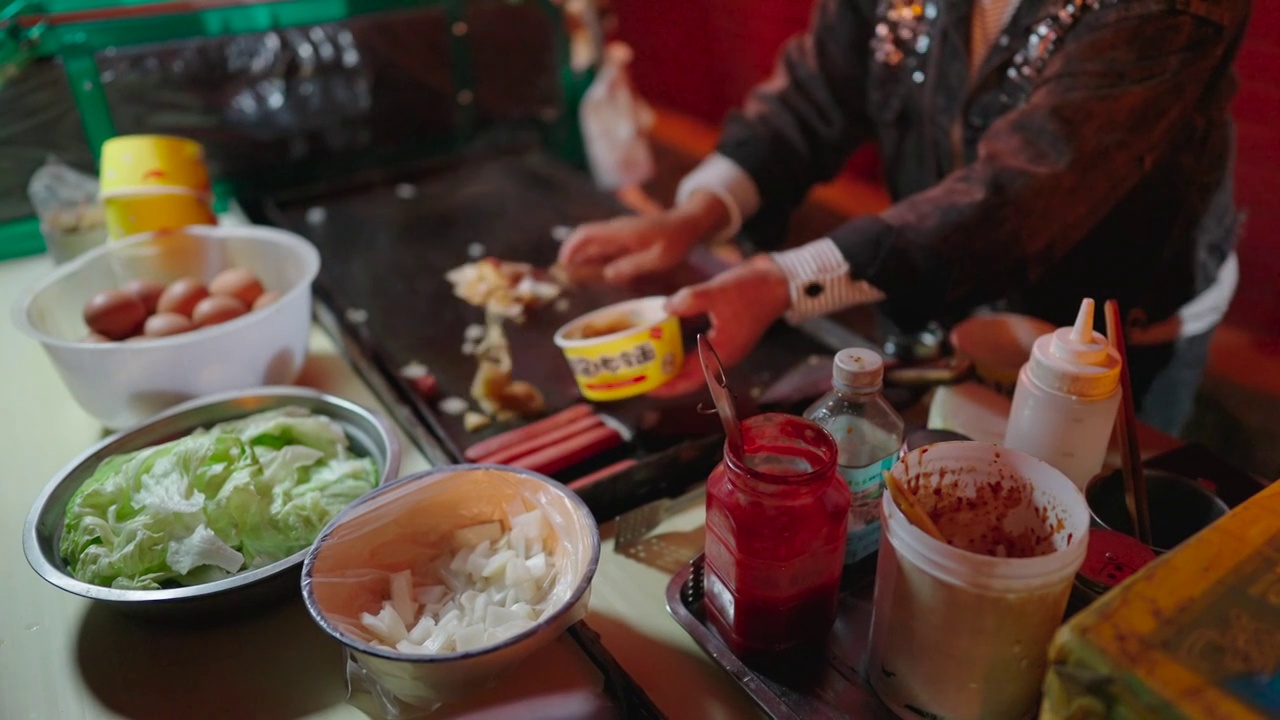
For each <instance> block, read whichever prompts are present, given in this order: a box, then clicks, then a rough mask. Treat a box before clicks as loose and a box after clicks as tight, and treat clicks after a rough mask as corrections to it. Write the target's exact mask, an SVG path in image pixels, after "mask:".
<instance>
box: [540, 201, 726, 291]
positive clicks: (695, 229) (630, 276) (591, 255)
mask: <svg viewBox="0 0 1280 720" xmlns="http://www.w3.org/2000/svg"><path fill="white" fill-rule="evenodd" d="M728 222H729V214H728V210H727V209H726V208H725V206H724V203H723V202H722V201H721V200H720V198H719V197H717V196H716V195H715V194H713V193H709V192H705V191H703V192H694V193H693V194H692V195H690V196H689V198H688V199H687V200H685V201H684V202H683V203H681V204H680V205H679V206H678V207H675V208H672V209H671V210H667V211H666V212H662V213H658V214H656V215H643V216H631V215H628V216H623V217H618V218H614V219H612V220H605V221H603V222H594V223H587V224H584V225H579V226H578V227H577V229H575V230H574V231H573V233H572V234H571V235H569V237H568V239H566V240H565V242H564V245H562V246H561V247H560V256H559V258H558V263H559V264H560V265H561V266H563V267H564V268H565V269H566V270H567V271H568V272H569V273H570V274H572V275H579V276H581V275H589V274H593V271H599V272H601V273H602V274H603V276H604V279H605V280H606V281H607V282H610V283H616V284H625V283H628V282H631V281H632V280H635V279H636V278H639V277H642V276H645V275H652V274H655V273H660V272H663V271H666V270H670V269H671V268H674V267H675V266H677V265H679V264H680V263H681V262H682V261H683V260H684V258H685V256H686V255H688V254H689V250H690V249H691V248H692V247H693V246H694V245H696V244H697V243H698V242H700V241H702V240H704V239H705V238H707V237H709V236H711V235H714V234H715V233H717V232H719V231H720V230H722V229H723V228H724V227H725V226H726V225H727V224H728Z"/></svg>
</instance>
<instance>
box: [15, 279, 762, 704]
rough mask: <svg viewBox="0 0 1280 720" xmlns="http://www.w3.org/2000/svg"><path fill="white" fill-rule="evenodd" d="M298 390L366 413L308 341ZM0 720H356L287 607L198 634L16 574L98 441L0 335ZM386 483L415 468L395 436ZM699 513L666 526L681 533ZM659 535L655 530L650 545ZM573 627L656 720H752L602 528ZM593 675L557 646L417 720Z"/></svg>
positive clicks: (310, 632) (328, 662)
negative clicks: (27, 546) (469, 697)
mask: <svg viewBox="0 0 1280 720" xmlns="http://www.w3.org/2000/svg"><path fill="white" fill-rule="evenodd" d="M51 267H52V265H51V262H50V261H49V260H48V259H47V258H46V257H43V256H41V257H35V258H27V259H21V260H12V261H8V262H3V263H0V310H3V311H4V312H6V313H7V311H8V309H9V308H10V307H12V305H13V303H14V302H15V301H16V299H17V298H18V297H19V295H20V294H21V293H22V292H23V291H25V289H26V288H28V287H30V286H31V285H32V284H33V283H34V282H36V281H37V280H38V279H39V278H40V276H41V275H42V274H43V273H45V272H47V271H48V270H49V269H50V268H51ZM299 383H300V384H304V385H310V386H313V387H317V388H320V389H323V390H325V391H327V392H330V393H333V394H335V395H339V396H342V397H346V398H348V399H350V400H353V401H355V402H358V403H361V404H364V405H367V406H368V407H370V408H372V409H376V410H382V411H383V412H385V409H384V408H382V406H381V405H380V403H379V402H378V401H377V400H376V399H375V398H374V397H373V395H372V394H371V393H370V391H369V389H368V388H367V387H365V386H364V385H363V384H362V383H361V382H360V380H359V379H358V377H357V376H356V375H355V373H354V371H353V370H352V369H351V367H350V366H349V365H348V364H347V363H346V362H345V361H344V360H343V359H342V358H341V357H340V356H339V355H338V353H337V351H336V350H335V346H334V344H333V343H332V342H331V341H330V339H329V338H328V337H327V336H326V335H325V334H324V333H322V332H321V331H319V330H316V331H314V332H313V334H312V341H311V354H310V357H309V359H308V362H307V365H306V367H305V368H304V371H303V375H302V377H301V378H300V380H299ZM0 387H3V390H2V391H0V403H2V404H3V411H2V412H0V458H3V459H4V464H5V467H4V471H3V473H2V474H0V482H3V483H4V484H5V485H6V489H5V493H4V501H3V502H0V609H2V610H3V611H2V612H0V718H3V719H4V720H22V719H28V718H29V719H31V720H76V719H78V718H140V719H148V720H149V719H151V718H184V719H185V718H192V719H195V718H229V719H235V720H248V719H251V718H302V717H306V718H362V717H365V715H364V714H363V713H362V712H361V711H359V710H357V709H356V708H354V707H352V706H351V705H348V704H347V703H346V702H345V698H346V685H345V679H344V664H343V653H342V649H341V646H340V645H339V644H338V643H337V642H336V641H334V640H332V639H331V638H330V637H329V636H328V635H326V634H324V633H323V632H322V631H321V630H320V629H319V628H318V627H317V626H316V625H315V624H314V623H313V622H312V621H311V619H310V617H309V616H308V615H307V613H306V611H305V609H304V608H303V606H302V603H301V601H300V600H295V601H288V602H286V603H285V604H282V605H280V606H278V607H275V608H271V609H267V610H264V611H262V612H260V613H255V614H252V615H250V616H247V617H245V618H244V619H243V620H239V621H232V622H228V623H222V624H218V625H214V626H209V627H203V628H200V627H173V626H160V625H154V624H148V623H145V622H141V621H136V620H131V619H129V618H125V617H123V616H121V615H119V614H117V613H116V612H114V611H112V610H110V609H107V608H104V607H101V606H98V605H94V604H93V603H91V602H90V601H88V600H84V599H82V598H79V597H76V596H74V595H71V594H68V593H66V592H63V591H61V590H58V589H57V588H54V587H53V586H51V585H49V584H47V583H45V582H44V581H43V580H41V579H40V578H39V576H37V575H36V574H35V573H34V572H33V571H32V570H31V569H30V567H28V565H27V562H26V559H25V557H24V556H23V553H22V545H21V541H20V536H21V528H22V525H23V522H24V520H25V519H26V516H27V513H28V511H29V510H30V509H31V505H32V503H33V502H34V501H35V498H36V496H37V495H38V494H39V492H40V490H41V489H42V488H43V487H44V486H45V484H46V483H47V482H48V481H49V480H50V479H51V478H52V477H53V476H54V475H55V474H56V473H57V472H58V471H59V470H60V469H61V468H62V467H63V466H64V465H65V464H66V463H67V462H69V461H70V460H72V459H73V458H74V457H75V456H76V455H77V454H79V453H80V452H82V451H84V450H85V449H86V448H88V447H89V446H91V445H93V444H94V443H95V442H97V441H98V440H100V439H101V438H102V437H103V431H102V428H101V426H99V425H98V423H97V422H96V421H95V420H93V418H91V417H90V416H89V415H88V414H86V413H85V412H84V411H82V410H81V409H80V408H79V406H77V405H76V403H75V401H74V400H73V399H72V398H71V395H70V394H69V393H68V392H67V390H66V389H65V388H64V387H63V385H62V382H61V380H60V379H59V378H58V376H57V373H56V372H55V370H54V368H53V366H52V365H51V364H50V363H49V362H48V361H47V359H46V357H45V355H44V352H43V350H42V349H41V348H40V346H39V345H38V344H37V343H35V342H34V341H32V340H29V339H28V338H26V337H24V336H22V335H20V334H19V333H18V332H17V330H16V329H15V328H14V327H13V325H12V323H10V322H9V321H8V320H7V318H6V319H5V320H3V321H0ZM402 445H403V447H404V448H405V453H404V461H403V464H402V466H401V471H402V472H411V471H414V470H418V469H423V468H425V467H427V463H426V460H425V459H424V458H423V457H422V456H421V455H420V454H418V453H417V452H416V451H415V450H414V449H413V446H412V445H411V444H410V443H409V442H407V440H405V439H404V438H403V436H402ZM700 523H701V510H700V509H694V510H692V511H689V512H687V513H682V514H681V515H680V516H678V517H676V518H673V519H672V520H671V521H670V526H671V527H674V528H676V529H677V530H696V529H697V528H698V527H699V526H700ZM664 530H665V528H660V529H659V532H662V531H664ZM602 532H603V534H604V536H605V543H604V548H603V552H602V559H601V564H600V569H599V573H598V574H597V576H596V581H595V584H594V586H593V590H592V599H591V613H590V615H589V617H588V623H589V624H590V626H591V627H592V628H594V629H595V630H596V631H597V632H599V633H600V634H601V636H602V637H603V639H604V643H605V645H606V646H607V647H608V649H609V650H610V652H612V653H613V655H614V656H615V657H616V658H617V659H618V660H619V662H620V663H621V664H622V665H623V667H624V668H625V669H626V670H627V671H628V672H629V673H630V674H631V675H632V676H633V677H634V678H635V679H636V680H637V681H638V682H639V683H640V684H641V685H642V686H643V687H644V689H645V690H646V691H647V692H648V693H649V695H650V697H651V698H652V699H653V700H654V701H655V702H656V704H657V705H658V706H659V708H660V709H661V710H662V711H663V712H664V713H665V714H667V715H668V716H669V717H672V718H691V719H692V718H697V719H699V720H720V719H721V718H754V717H759V712H758V711H757V710H756V709H755V706H754V705H753V704H752V703H751V701H750V699H749V698H748V697H747V696H746V695H745V694H744V693H743V692H742V691H741V690H740V689H739V688H738V687H737V685H736V684H735V683H734V682H733V681H732V680H731V679H729V677H728V676H727V675H726V674H725V673H723V672H722V671H721V670H720V669H719V668H718V667H716V666H715V665H714V664H713V663H712V662H711V661H710V660H709V659H708V658H707V657H706V656H705V655H704V654H703V653H702V652H701V651H700V650H699V649H698V648H697V646H696V645H695V644H694V643H693V641H692V640H691V639H690V638H689V637H688V635H687V634H685V632H684V630H683V629H681V628H680V627H679V626H678V625H676V623H675V622H674V621H673V620H672V619H671V618H670V616H669V615H668V614H667V612H666V608H665V602H664V593H665V588H666V584H667V581H668V579H669V575H668V574H666V573H664V572H661V571H658V570H654V569H651V568H649V567H647V566H645V565H642V564H640V563H638V562H635V561H633V560H631V559H629V558H626V557H623V556H622V555H619V554H617V553H615V552H614V551H613V542H612V532H613V528H612V526H611V525H605V526H604V527H603V528H602ZM598 687H600V675H599V673H598V672H597V671H596V669H595V667H594V666H593V665H592V664H591V663H590V661H589V659H588V658H587V657H586V656H585V655H584V654H583V653H582V652H581V651H580V650H579V649H578V647H577V645H576V644H574V643H573V642H572V641H571V640H569V639H568V638H567V637H565V638H561V639H560V640H559V641H557V642H556V643H553V644H552V645H550V646H548V647H547V648H544V649H543V650H540V651H539V652H538V653H536V654H535V655H534V656H532V657H530V658H529V659H528V660H527V661H526V662H524V663H523V664H522V665H521V666H519V667H518V668H516V669H514V670H513V671H512V672H511V673H510V674H509V675H508V676H506V677H505V678H503V679H502V680H500V681H499V682H498V683H497V684H496V685H495V687H494V689H493V690H492V691H491V692H488V693H485V694H484V696H483V697H477V698H475V699H474V701H472V702H469V703H467V705H466V706H465V707H463V706H458V707H448V708H442V709H441V710H440V711H438V712H436V713H433V714H432V716H431V717H432V718H448V717H458V716H462V715H468V716H470V717H478V716H479V713H480V712H482V711H483V712H484V716H485V717H486V718H488V717H498V716H503V717H510V718H521V717H527V716H528V712H525V710H528V709H529V708H531V707H532V705H531V704H530V703H531V702H533V701H535V700H536V699H538V698H539V697H544V698H547V697H550V696H553V695H556V694H558V693H561V692H564V691H580V692H584V693H587V692H590V691H591V689H593V688H598Z"/></svg>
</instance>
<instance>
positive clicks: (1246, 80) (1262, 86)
mask: <svg viewBox="0 0 1280 720" xmlns="http://www.w3.org/2000/svg"><path fill="white" fill-rule="evenodd" d="M811 4H812V3H811V1H810V0H701V1H698V0H692V1H691V0H612V5H613V8H614V12H615V14H616V17H617V21H618V25H617V28H618V33H617V34H618V37H619V39H622V40H625V41H626V42H628V43H630V44H631V46H632V47H634V48H635V50H636V61H635V65H634V67H633V73H634V79H635V82H636V85H637V86H638V87H639V89H640V91H641V92H642V93H644V95H645V96H646V97H647V98H648V99H649V100H650V102H652V103H654V104H656V105H659V106H663V107H669V108H672V109H675V110H679V111H680V112H683V113H686V114H688V115H692V116H694V117H697V118H700V119H702V120H705V121H706V122H708V123H712V124H718V123H719V122H720V120H721V119H723V117H724V114H725V112H727V111H728V110H729V109H731V108H732V107H734V106H735V105H737V104H738V102H739V101H740V100H741V98H742V96H743V94H744V93H745V92H746V91H747V90H748V89H749V88H750V87H751V86H752V85H753V84H754V83H755V82H757V81H758V80H760V79H762V78H763V77H764V76H765V75H766V74H767V73H768V72H769V69H770V68H771V67H772V65H773V60H774V58H775V56H776V54H777V50H778V47H779V46H780V45H781V44H782V42H783V41H784V40H785V39H786V38H788V37H789V36H791V35H792V34H794V33H796V32H799V31H800V30H802V29H803V28H804V27H805V25H806V23H807V21H808V16H809V10H810V7H811ZM1277 68H1280V3H1277V2H1274V0H1253V17H1252V19H1251V21H1250V26H1249V31H1248V36H1247V38H1246V41H1245V44H1244V47H1243V48H1242V49H1241V52H1240V57H1239V59H1238V61H1237V71H1238V73H1239V76H1240V91H1239V94H1238V96H1237V99H1236V102H1235V105H1234V112H1235V116H1236V119H1237V121H1238V123H1239V134H1238V142H1239V157H1240V162H1239V169H1238V172H1237V179H1238V188H1237V196H1238V198H1239V202H1240V204H1241V206H1242V207H1243V208H1244V209H1245V210H1246V212H1248V215H1249V220H1248V224H1247V226H1246V231H1245V236H1244V237H1243V238H1242V239H1241V242H1240V265H1241V283H1240V290H1239V292H1238V293H1237V295H1236V301H1235V303H1234V304H1233V305H1232V309H1231V313H1230V315H1229V316H1228V321H1229V322H1231V323H1232V324H1235V325H1239V326H1243V327H1246V328H1248V329H1250V330H1252V331H1254V332H1259V333H1263V334H1267V335H1280V247H1278V246H1277V244H1276V238H1277V237H1280V83H1277V79H1278V78H1280V71H1278V70H1277ZM849 172H850V173H851V174H855V175H858V176H860V177H864V178H868V179H874V178H875V177H877V174H878V171H877V165H876V162H875V154H874V152H863V153H860V154H859V155H858V156H857V157H855V158H854V160H853V161H852V162H851V163H850V167H849Z"/></svg>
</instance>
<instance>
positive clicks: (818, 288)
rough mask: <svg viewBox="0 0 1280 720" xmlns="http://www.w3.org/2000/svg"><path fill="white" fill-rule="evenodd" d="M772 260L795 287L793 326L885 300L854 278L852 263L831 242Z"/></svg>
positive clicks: (788, 317)
mask: <svg viewBox="0 0 1280 720" xmlns="http://www.w3.org/2000/svg"><path fill="white" fill-rule="evenodd" d="M772 257H773V259H774V261H775V262H777V263H778V267H780V268H782V272H783V274H784V275H786V277H787V283H788V284H789V285H790V287H791V309H790V310H788V311H787V314H786V321H787V322H789V323H791V324H793V325H794V324H797V323H801V322H804V321H805V320H809V319H810V318H815V317H818V316H819V315H827V314H830V313H833V312H838V311H840V310H844V309H846V308H850V307H853V306H855V305H869V304H871V303H876V302H880V301H881V300H883V299H884V297H885V295H884V293H883V292H881V291H880V290H879V289H878V288H876V287H875V286H873V285H872V284H871V283H869V282H867V281H865V280H855V279H854V278H853V276H852V274H851V273H852V270H851V268H850V267H849V263H848V262H846V261H845V259H844V255H843V254H842V253H841V252H840V248H839V247H837V246H836V244H835V242H834V241H832V240H831V238H822V239H821V240H814V241H813V242H811V243H807V244H805V245H802V246H800V247H798V248H795V249H794V250H784V251H782V252H778V253H773V254H772Z"/></svg>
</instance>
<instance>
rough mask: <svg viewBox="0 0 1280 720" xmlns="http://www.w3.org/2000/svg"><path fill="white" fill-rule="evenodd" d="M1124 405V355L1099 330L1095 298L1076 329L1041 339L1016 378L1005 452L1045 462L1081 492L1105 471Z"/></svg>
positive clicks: (1087, 304)
mask: <svg viewBox="0 0 1280 720" xmlns="http://www.w3.org/2000/svg"><path fill="white" fill-rule="evenodd" d="M1119 404H1120V356H1119V355H1117V354H1116V351H1115V350H1114V349H1112V347H1111V344H1110V343H1109V342H1108V341H1107V338H1106V337H1105V336H1103V335H1102V334H1101V333H1098V332H1094V330H1093V300H1092V299H1090V298H1085V299H1084V301H1083V302H1081V303H1080V314H1079V315H1078V316H1076V324H1075V327H1066V328H1058V329H1057V330H1055V331H1054V332H1052V333H1050V334H1048V335H1042V336H1040V338H1039V339H1037V340H1036V342H1035V345H1034V346H1033V347H1032V350H1031V359H1030V360H1028V361H1027V364H1025V365H1023V366H1022V370H1021V371H1020V372H1019V373H1018V386H1017V389H1016V390H1014V392H1013V408H1012V410H1010V412H1009V426H1008V428H1007V429H1006V430H1005V436H1004V444H1005V447H1009V448H1013V449H1014V450H1021V451H1022V452H1025V453H1027V454H1029V455H1034V456H1035V457H1038V458H1040V459H1041V460H1044V461H1045V462H1047V463H1049V464H1050V465H1052V466H1054V467H1055V468H1057V469H1058V470H1060V471H1061V472H1062V474H1064V475H1066V476H1067V477H1069V478H1071V480H1072V482H1074V483H1075V484H1076V486H1078V487H1079V488H1080V489H1081V490H1083V489H1084V487H1085V485H1086V484H1087V483H1088V482H1089V479H1090V478H1092V477H1093V476H1094V475H1097V474H1098V472H1099V471H1100V470H1101V469H1102V462H1103V460H1104V458H1105V457H1106V454H1107V445H1108V444H1109V443H1110V440H1111V431H1112V428H1113V427H1114V426H1115V422H1116V408H1117V407H1118V406H1119Z"/></svg>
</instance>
